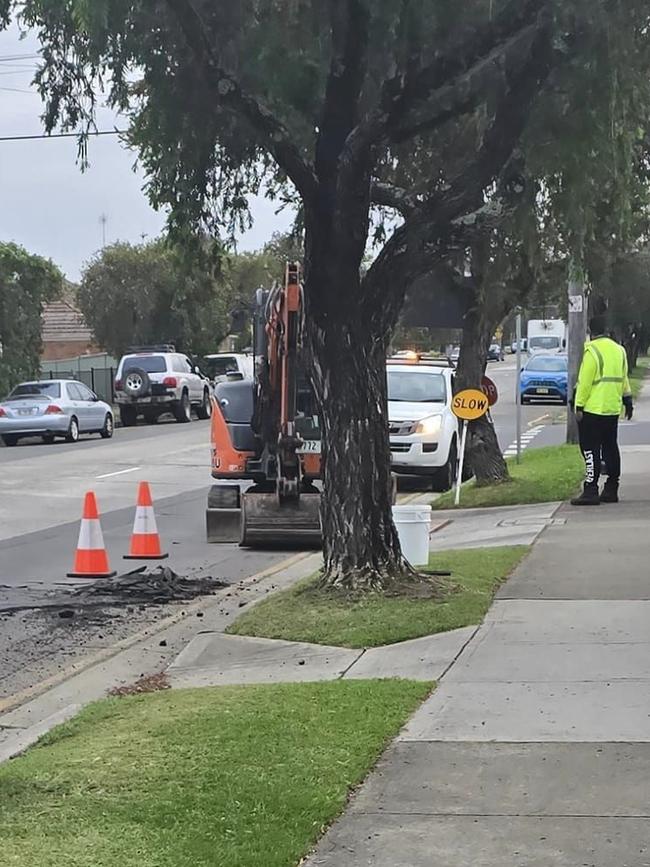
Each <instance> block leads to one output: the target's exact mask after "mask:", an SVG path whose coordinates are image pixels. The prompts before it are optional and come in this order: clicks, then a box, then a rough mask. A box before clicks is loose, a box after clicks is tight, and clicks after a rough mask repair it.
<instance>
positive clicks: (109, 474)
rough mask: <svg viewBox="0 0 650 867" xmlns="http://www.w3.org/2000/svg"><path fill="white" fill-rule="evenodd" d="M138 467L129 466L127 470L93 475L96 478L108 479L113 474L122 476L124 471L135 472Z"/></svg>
mask: <svg viewBox="0 0 650 867" xmlns="http://www.w3.org/2000/svg"><path fill="white" fill-rule="evenodd" d="M139 469H140V467H129V469H128V470H118V471H117V472H115V473H104V475H103V476H95V478H96V479H110V478H112V477H113V476H123V475H124V474H125V473H135V472H137V471H138V470H139Z"/></svg>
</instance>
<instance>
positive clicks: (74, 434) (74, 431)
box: [65, 416, 79, 443]
mask: <svg viewBox="0 0 650 867" xmlns="http://www.w3.org/2000/svg"><path fill="white" fill-rule="evenodd" d="M65 441H66V442H67V443H76V442H79V422H78V421H77V419H76V418H75V417H74V416H72V418H71V419H70V427H69V428H68V433H67V434H66V436H65Z"/></svg>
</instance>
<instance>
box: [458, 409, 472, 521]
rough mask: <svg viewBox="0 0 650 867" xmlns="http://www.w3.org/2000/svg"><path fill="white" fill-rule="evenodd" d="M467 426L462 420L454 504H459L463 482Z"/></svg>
mask: <svg viewBox="0 0 650 867" xmlns="http://www.w3.org/2000/svg"><path fill="white" fill-rule="evenodd" d="M468 427H469V425H468V423H467V422H466V421H463V432H462V434H461V437H460V457H459V458H458V474H457V476H456V499H455V504H456V505H457V506H458V505H460V488H461V485H462V484H463V468H464V467H465V449H466V447H467V428H468Z"/></svg>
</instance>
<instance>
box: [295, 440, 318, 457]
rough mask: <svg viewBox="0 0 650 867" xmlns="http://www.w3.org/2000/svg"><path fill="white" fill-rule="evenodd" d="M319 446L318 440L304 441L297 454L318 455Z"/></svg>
mask: <svg viewBox="0 0 650 867" xmlns="http://www.w3.org/2000/svg"><path fill="white" fill-rule="evenodd" d="M320 444H321V441H320V440H304V441H303V444H302V445H301V446H300V448H299V449H298V452H299V453H300V454H303V455H319V454H320Z"/></svg>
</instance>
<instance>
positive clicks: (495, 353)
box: [483, 343, 504, 361]
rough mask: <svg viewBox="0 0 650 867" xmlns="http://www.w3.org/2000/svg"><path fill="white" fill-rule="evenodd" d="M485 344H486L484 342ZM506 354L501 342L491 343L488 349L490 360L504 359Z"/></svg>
mask: <svg viewBox="0 0 650 867" xmlns="http://www.w3.org/2000/svg"><path fill="white" fill-rule="evenodd" d="M483 345H485V344H483ZM503 359H504V354H503V349H502V348H501V345H500V344H499V343H491V344H490V348H489V349H488V354H487V360H488V361H503Z"/></svg>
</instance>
